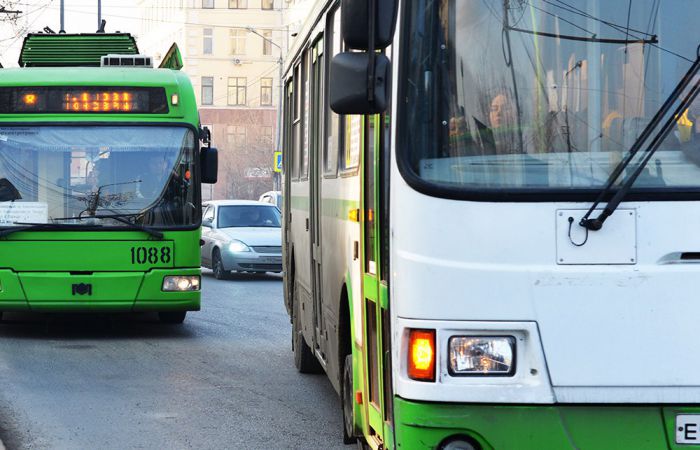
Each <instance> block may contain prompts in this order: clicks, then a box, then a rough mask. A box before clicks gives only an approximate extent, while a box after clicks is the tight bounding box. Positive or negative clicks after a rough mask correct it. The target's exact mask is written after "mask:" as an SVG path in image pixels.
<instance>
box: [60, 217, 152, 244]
mask: <svg viewBox="0 0 700 450" xmlns="http://www.w3.org/2000/svg"><path fill="white" fill-rule="evenodd" d="M138 215H140V214H99V215H93V216H77V217H60V218H55V219H52V220H86V219H114V220H116V221H117V222H121V223H123V224H125V225H127V228H129V229H132V230H138V231H143V232H144V233H148V234H150V235H151V236H153V237H154V238H157V239H163V237H164V236H165V235H164V234H163V233H161V232H160V231H158V230H154V229H153V228H150V227H147V226H145V225H139V224H137V223H134V222H131V221H129V219H127V217H135V216H138ZM100 226H102V225H100Z"/></svg>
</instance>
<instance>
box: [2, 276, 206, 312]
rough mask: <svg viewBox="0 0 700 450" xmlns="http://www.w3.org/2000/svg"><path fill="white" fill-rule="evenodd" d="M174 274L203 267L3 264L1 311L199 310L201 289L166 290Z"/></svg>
mask: <svg viewBox="0 0 700 450" xmlns="http://www.w3.org/2000/svg"><path fill="white" fill-rule="evenodd" d="M169 275H191V276H199V275H200V269H153V270H150V271H148V272H93V273H89V272H14V271H12V270H0V311H38V312H69V311H73V312H82V311H104V312H131V311H198V310H199V309H200V298H201V294H200V292H199V291H185V292H164V291H163V289H162V287H163V279H164V278H165V277H166V276H169Z"/></svg>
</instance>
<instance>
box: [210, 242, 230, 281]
mask: <svg viewBox="0 0 700 450" xmlns="http://www.w3.org/2000/svg"><path fill="white" fill-rule="evenodd" d="M211 268H212V270H213V271H214V278H216V279H217V280H225V279H227V278H228V277H229V275H230V272H228V271H227V270H226V269H225V268H224V261H223V260H222V259H221V253H219V249H218V248H216V249H214V254H213V255H212V257H211Z"/></svg>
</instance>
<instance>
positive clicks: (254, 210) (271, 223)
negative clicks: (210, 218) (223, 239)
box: [218, 205, 282, 228]
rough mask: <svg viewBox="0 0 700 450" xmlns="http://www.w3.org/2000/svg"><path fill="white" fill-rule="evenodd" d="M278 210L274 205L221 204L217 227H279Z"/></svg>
mask: <svg viewBox="0 0 700 450" xmlns="http://www.w3.org/2000/svg"><path fill="white" fill-rule="evenodd" d="M281 226H282V224H281V222H280V212H279V210H278V209H277V208H275V207H274V206H254V205H241V206H221V207H219V221H218V227H219V228H231V227H264V228H280V227H281Z"/></svg>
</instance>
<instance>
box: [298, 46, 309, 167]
mask: <svg viewBox="0 0 700 450" xmlns="http://www.w3.org/2000/svg"><path fill="white" fill-rule="evenodd" d="M310 53H311V49H308V50H307V51H306V52H304V55H303V56H302V59H301V90H300V91H301V99H300V101H301V121H302V122H301V133H302V137H301V157H300V160H299V164H300V173H299V178H300V179H302V180H308V179H309V145H310V141H311V127H310V123H309V109H310V107H311V105H310V103H309V99H310V95H311V93H310V92H309V65H310V61H311V58H310V57H309V54H310Z"/></svg>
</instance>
